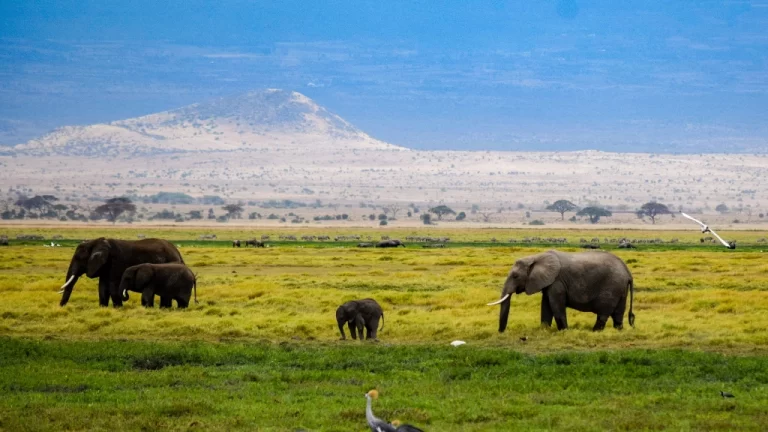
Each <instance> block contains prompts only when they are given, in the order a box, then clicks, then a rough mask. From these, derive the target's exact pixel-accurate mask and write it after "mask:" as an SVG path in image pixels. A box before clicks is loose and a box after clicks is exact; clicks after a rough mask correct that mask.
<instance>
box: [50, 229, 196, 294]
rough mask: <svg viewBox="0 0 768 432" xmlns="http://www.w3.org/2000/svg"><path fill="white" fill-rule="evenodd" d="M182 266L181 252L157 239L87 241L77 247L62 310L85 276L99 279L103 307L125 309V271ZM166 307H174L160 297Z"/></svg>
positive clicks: (64, 287)
mask: <svg viewBox="0 0 768 432" xmlns="http://www.w3.org/2000/svg"><path fill="white" fill-rule="evenodd" d="M144 263H152V264H166V263H181V264H184V260H183V259H182V258H181V253H180V252H179V250H178V249H177V248H176V247H175V246H174V245H172V244H171V243H169V242H167V241H165V240H161V239H155V238H149V239H143V240H115V239H107V238H104V237H101V238H98V239H96V240H90V241H84V242H82V243H80V244H79V245H78V246H77V249H75V253H74V254H73V255H72V260H71V261H70V263H69V268H68V269H67V281H66V282H65V283H64V285H62V286H61V291H59V293H61V294H62V296H61V302H60V303H59V304H60V305H61V306H64V305H66V304H67V302H68V301H69V297H70V296H71V295H72V289H73V288H74V287H75V284H76V283H77V280H78V279H79V278H80V276H82V275H83V274H85V275H86V276H88V277H89V278H91V279H93V278H99V305H101V306H107V305H109V299H110V297H111V298H112V303H113V305H114V306H115V307H119V306H122V305H123V299H122V296H121V293H120V290H119V288H120V281H121V279H122V277H123V272H124V271H125V269H127V268H128V267H131V266H135V265H137V264H144ZM160 303H161V305H162V306H166V307H170V303H171V299H170V298H164V297H163V296H162V295H161V296H160Z"/></svg>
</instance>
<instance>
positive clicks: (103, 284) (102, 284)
mask: <svg viewBox="0 0 768 432" xmlns="http://www.w3.org/2000/svg"><path fill="white" fill-rule="evenodd" d="M99 306H105V307H106V306H109V282H108V281H107V278H103V277H101V278H99Z"/></svg>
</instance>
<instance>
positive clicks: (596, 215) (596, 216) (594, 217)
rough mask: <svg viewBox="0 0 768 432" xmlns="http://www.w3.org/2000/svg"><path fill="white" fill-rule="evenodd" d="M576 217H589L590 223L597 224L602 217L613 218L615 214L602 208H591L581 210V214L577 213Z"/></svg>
mask: <svg viewBox="0 0 768 432" xmlns="http://www.w3.org/2000/svg"><path fill="white" fill-rule="evenodd" d="M576 216H589V222H590V223H593V224H596V223H597V222H598V221H599V220H600V218H601V217H603V216H605V217H611V216H613V213H611V211H610V210H607V209H604V208H602V207H597V206H591V207H584V208H583V209H581V210H579V212H578V213H576Z"/></svg>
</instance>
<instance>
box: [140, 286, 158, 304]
mask: <svg viewBox="0 0 768 432" xmlns="http://www.w3.org/2000/svg"><path fill="white" fill-rule="evenodd" d="M141 305H142V306H144V307H149V308H151V307H155V293H154V291H152V290H151V289H145V290H144V291H143V292H142V293H141Z"/></svg>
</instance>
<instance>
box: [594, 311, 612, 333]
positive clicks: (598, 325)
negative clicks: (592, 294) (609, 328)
mask: <svg viewBox="0 0 768 432" xmlns="http://www.w3.org/2000/svg"><path fill="white" fill-rule="evenodd" d="M608 316H609V315H604V314H600V315H598V316H597V321H596V322H595V326H594V327H592V331H602V330H603V329H604V328H605V323H606V322H608Z"/></svg>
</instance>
